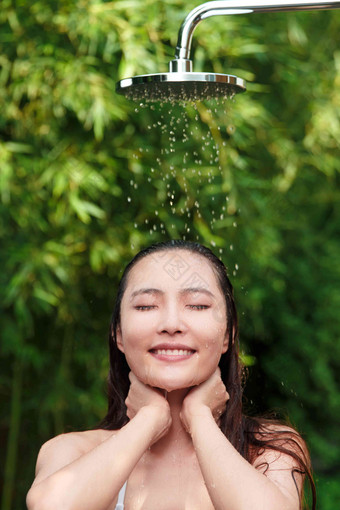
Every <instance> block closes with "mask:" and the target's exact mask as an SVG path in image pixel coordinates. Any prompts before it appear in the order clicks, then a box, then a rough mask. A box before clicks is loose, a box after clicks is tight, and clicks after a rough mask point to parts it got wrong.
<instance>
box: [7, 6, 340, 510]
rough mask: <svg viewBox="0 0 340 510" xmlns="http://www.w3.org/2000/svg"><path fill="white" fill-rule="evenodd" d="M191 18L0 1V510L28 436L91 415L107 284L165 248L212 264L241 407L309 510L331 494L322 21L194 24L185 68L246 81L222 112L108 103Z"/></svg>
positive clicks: (330, 279)
mask: <svg viewBox="0 0 340 510" xmlns="http://www.w3.org/2000/svg"><path fill="white" fill-rule="evenodd" d="M196 5H197V4H196V3H195V2H193V1H191V0H190V1H187V2H183V1H179V0H167V1H162V2H160V1H156V0H144V1H143V2H141V1H139V0H138V1H137V0H124V1H123V0H122V1H113V2H105V1H100V0H97V1H95V0H93V1H90V0H88V1H86V0H74V1H71V0H67V1H66V0H61V1H58V2H57V1H53V0H51V1H47V0H45V1H42V0H40V1H35V0H32V1H30V2H27V1H24V0H21V1H20V0H18V1H16V2H14V1H11V0H3V1H2V4H1V10H0V22H1V29H0V105H1V109H0V136H1V138H0V237H1V241H0V242H1V244H0V263H1V268H2V270H1V273H0V301H1V315H0V320H1V361H0V393H1V411H0V412H1V415H0V441H1V443H0V452H1V466H2V471H1V482H2V486H3V491H2V502H1V510H21V509H22V508H24V507H25V503H24V500H25V499H24V498H25V494H26V492H27V490H28V488H29V486H30V484H31V483H32V480H33V478H34V465H35V460H36V456H37V453H38V450H39V447H40V446H41V444H42V443H43V442H45V441H46V440H47V439H49V438H50V437H52V436H55V435H57V434H59V433H62V432H65V431H71V430H84V429H86V428H90V427H93V426H94V425H95V424H96V423H97V422H98V421H99V420H100V419H101V418H102V417H103V416H104V414H105V411H106V396H105V379H106V374H107V371H108V360H107V345H106V337H107V332H108V325H109V320H110V314H111V311H112V307H113V303H114V296H115V292H116V285H117V281H118V279H119V277H120V275H121V271H122V268H123V267H124V265H125V264H126V263H127V261H128V260H129V259H130V258H131V256H132V255H133V254H134V253H136V252H137V251H138V250H139V249H140V248H141V247H143V246H146V245H148V244H150V243H151V242H155V241H161V240H167V239H170V238H186V239H189V240H199V241H200V242H202V243H204V244H206V245H207V246H210V247H212V249H213V250H214V251H215V253H216V254H217V255H219V256H221V258H222V259H223V260H224V262H225V264H226V265H227V267H228V270H229V274H230V277H231V280H232V282H233V285H234V287H235V293H236V301H237V305H238V310H239V315H240V322H241V334H240V341H241V347H242V352H243V359H244V360H245V362H246V364H247V365H248V371H249V380H248V385H247V389H246V396H247V407H248V410H249V412H252V413H256V412H258V413H262V412H264V411H265V410H268V409H275V410H277V409H281V411H282V413H283V414H284V415H285V414H288V415H289V417H290V419H291V421H292V423H293V424H294V425H295V426H296V427H297V428H298V429H299V430H300V431H301V433H302V434H303V436H304V437H305V438H306V439H307V441H308V444H309V446H310V449H311V453H312V460H313V466H314V470H315V479H316V483H317V489H318V497H319V505H318V508H319V509H320V510H334V508H335V507H336V501H337V500H339V498H340V487H339V484H338V483H337V481H336V480H337V478H338V476H339V471H340V469H339V453H340V447H339V396H338V380H337V379H339V373H340V366H339V365H340V363H339V359H340V352H339V351H340V347H339V340H338V337H339V330H340V327H339V326H340V324H339V321H340V318H339V317H340V316H339V312H338V310H339V305H340V303H339V294H338V292H337V288H338V282H339V272H340V267H339V263H338V256H339V239H340V236H339V230H340V223H339V204H340V200H339V199H340V193H339V186H338V181H339V168H340V158H339V156H340V151H339V140H340V47H339V41H340V37H339V34H340V12H339V11H327V12H326V11H323V12H308V13H295V12H292V13H276V14H274V13H273V14H269V13H268V14H248V15H240V16H230V17H216V18H214V19H209V20H206V21H205V22H204V23H202V24H201V25H200V26H199V27H198V28H197V30H196V32H195V36H194V42H193V59H194V69H195V70H196V71H199V70H205V71H214V72H227V73H230V74H236V75H238V76H240V77H242V78H244V79H246V80H247V82H248V91H247V92H246V93H245V94H241V95H239V96H237V97H236V98H235V100H233V101H228V102H220V103H218V104H217V103H201V104H199V105H197V107H196V108H195V107H194V106H188V107H187V108H184V107H183V106H180V105H177V106H171V105H154V106H152V107H150V105H146V104H144V103H143V104H134V103H132V102H129V101H127V100H125V99H124V98H123V97H120V96H118V95H117V94H116V93H115V82H116V81H117V80H118V79H120V78H123V77H127V76H131V75H135V74H144V73H153V72H162V71H166V70H167V65H168V61H169V60H170V59H171V58H172V57H173V55H174V50H173V48H174V47H175V45H176V40H177V32H178V29H179V26H180V24H181V22H182V20H183V19H184V17H185V16H186V14H187V13H188V12H189V11H190V9H191V8H193V7H195V6H196Z"/></svg>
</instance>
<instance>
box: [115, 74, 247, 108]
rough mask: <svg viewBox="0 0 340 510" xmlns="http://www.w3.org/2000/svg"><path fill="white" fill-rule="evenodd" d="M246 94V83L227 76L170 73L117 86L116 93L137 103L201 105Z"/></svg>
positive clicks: (137, 79) (146, 76) (127, 80)
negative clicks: (215, 99)
mask: <svg viewBox="0 0 340 510" xmlns="http://www.w3.org/2000/svg"><path fill="white" fill-rule="evenodd" d="M244 90H246V84H245V81H244V80H242V79H241V78H237V76H232V75H228V74H213V73H193V72H169V73H163V74H160V73H159V74H145V75H141V76H134V77H133V78H125V79H124V80H121V81H120V82H118V84H117V87H116V91H117V92H118V93H119V94H124V95H125V96H126V97H127V98H128V99H132V100H134V101H140V100H147V101H161V102H166V101H169V102H171V101H202V100H203V99H212V98H226V97H231V96H233V95H234V94H236V93H237V92H242V91H244Z"/></svg>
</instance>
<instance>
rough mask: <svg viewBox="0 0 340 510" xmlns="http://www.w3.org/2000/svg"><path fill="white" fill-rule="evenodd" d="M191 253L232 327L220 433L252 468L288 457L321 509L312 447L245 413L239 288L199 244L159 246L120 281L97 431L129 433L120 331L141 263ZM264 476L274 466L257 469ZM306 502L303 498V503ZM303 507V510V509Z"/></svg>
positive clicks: (222, 361) (280, 427)
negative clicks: (270, 457)
mask: <svg viewBox="0 0 340 510" xmlns="http://www.w3.org/2000/svg"><path fill="white" fill-rule="evenodd" d="M169 250H186V251H189V252H192V253H195V254H198V255H201V256H202V257H204V258H205V259H207V260H208V261H209V262H210V265H211V267H212V269H213V271H214V273H215V275H216V278H217V281H218V283H219V286H220V288H221V290H222V293H223V295H224V298H225V302H226V311H227V316H226V325H227V335H228V342H229V346H228V350H227V351H226V352H225V353H224V354H222V356H221V359H220V362H219V367H220V370H221V378H222V381H223V383H224V385H225V387H226V389H227V391H228V393H229V400H228V402H227V406H226V410H225V412H224V413H223V414H222V415H221V418H220V429H221V431H222V432H223V433H224V435H225V436H226V437H227V438H228V440H229V441H230V443H231V444H232V445H233V446H234V448H236V450H237V451H238V452H239V453H240V454H241V455H242V456H243V457H244V458H245V459H246V460H247V461H248V462H250V463H251V464H256V459H257V457H258V456H259V455H261V454H262V453H263V452H264V450H267V449H271V450H274V451H277V452H280V453H283V454H287V455H289V456H290V457H292V458H293V459H294V460H295V466H296V467H295V468H294V469H293V470H292V477H293V480H294V483H295V485H296V486H297V484H296V482H295V474H296V473H300V474H302V475H303V476H306V477H307V479H308V480H309V485H310V488H311V495H312V510H315V508H316V494H315V485H314V482H313V478H312V474H311V465H310V459H309V454H308V450H307V447H306V445H305V443H304V441H303V440H302V439H301V436H300V435H299V434H298V433H297V432H295V431H294V430H293V429H292V428H291V427H290V426H287V424H283V423H282V422H280V421H278V420H275V419H273V418H271V419H268V418H258V417H257V418H255V417H250V416H246V415H244V414H243V412H242V393H243V381H244V371H243V366H242V364H241V362H240V358H239V344H238V320H237V312H236V306H235V301H234V296H233V288H232V285H231V283H230V281H229V278H228V276H227V270H226V267H225V266H224V264H223V262H222V261H221V260H220V259H219V258H218V257H216V256H215V255H214V253H213V252H212V251H211V250H210V249H209V248H207V247H205V246H202V245H201V244H199V243H194V242H189V241H183V240H172V241H168V242H163V243H158V244H154V245H152V246H149V247H148V248H145V249H144V250H142V251H140V252H139V253H138V254H137V255H136V256H135V257H134V258H133V259H132V260H131V262H130V263H129V264H128V265H127V266H126V268H125V271H124V273H123V276H122V278H121V280H120V283H119V287H118V293H117V298H116V303H115V308H114V311H113V314H112V320H111V324H110V333H109V352H110V371H109V376H108V412H107V415H106V416H105V418H104V419H103V420H102V422H101V423H100V424H99V425H98V427H97V428H103V429H106V430H116V429H120V428H121V427H123V426H124V425H125V424H126V423H127V422H128V421H129V418H128V417H127V415H126V405H125V399H126V397H127V394H128V392H129V387H130V381H129V377H128V374H129V372H130V368H129V366H128V364H127V362H126V359H125V355H124V354H123V353H122V352H121V351H120V350H119V349H118V347H117V338H116V333H117V328H118V327H119V325H120V308H121V302H122V298H123V295H124V292H125V290H126V287H127V283H128V277H129V273H130V271H131V269H132V268H133V267H134V266H135V265H136V264H137V262H139V261H140V260H141V259H143V258H144V257H146V256H148V255H153V256H155V257H158V260H161V257H162V255H164V253H162V252H165V251H167V252H168V251H169ZM257 467H261V468H262V469H263V470H264V471H266V470H267V469H268V468H269V465H268V464H265V465H261V466H257ZM301 499H302V498H301ZM302 504H303V503H301V508H302Z"/></svg>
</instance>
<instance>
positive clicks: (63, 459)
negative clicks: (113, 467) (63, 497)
mask: <svg viewBox="0 0 340 510" xmlns="http://www.w3.org/2000/svg"><path fill="white" fill-rule="evenodd" d="M114 433H115V431H112V430H103V429H98V430H86V431H84V432H69V433H66V434H60V435H58V436H56V437H53V438H52V439H49V440H48V441H46V443H44V444H43V445H42V447H41V448H40V451H39V454H38V459H37V464H36V473H35V474H36V478H35V480H34V482H33V485H35V484H37V483H39V482H41V481H42V480H44V479H45V478H47V477H48V476H50V475H51V474H53V473H55V472H56V471H58V470H59V469H61V468H63V467H65V466H67V465H68V464H70V463H71V462H73V461H75V460H76V459H78V458H79V457H81V456H82V455H84V454H85V453H87V452H88V451H90V450H92V449H93V448H95V447H96V446H97V445H98V444H100V443H102V442H103V441H105V440H106V439H108V438H109V437H110V436H112V435H113V434H114Z"/></svg>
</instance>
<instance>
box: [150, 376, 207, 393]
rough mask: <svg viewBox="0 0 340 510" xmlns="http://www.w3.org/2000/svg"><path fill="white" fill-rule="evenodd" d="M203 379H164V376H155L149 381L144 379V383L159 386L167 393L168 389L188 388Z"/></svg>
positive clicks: (154, 386)
mask: <svg viewBox="0 0 340 510" xmlns="http://www.w3.org/2000/svg"><path fill="white" fill-rule="evenodd" d="M201 382H203V380H198V379H197V378H195V379H190V380H188V379H186V380H182V381H180V380H178V379H177V380H175V379H165V378H155V379H151V380H149V381H146V384H148V385H149V386H152V387H153V388H160V389H161V390H165V391H167V392H168V393H169V392H170V391H176V390H184V389H188V388H192V387H193V386H197V385H198V384H201Z"/></svg>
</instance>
